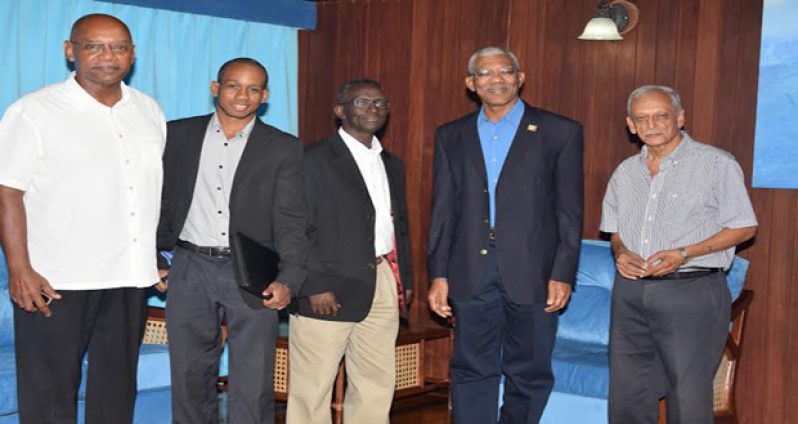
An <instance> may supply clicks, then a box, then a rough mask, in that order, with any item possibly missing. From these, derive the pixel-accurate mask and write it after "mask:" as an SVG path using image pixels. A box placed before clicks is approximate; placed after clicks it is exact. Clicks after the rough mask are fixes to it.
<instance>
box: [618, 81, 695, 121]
mask: <svg viewBox="0 0 798 424" xmlns="http://www.w3.org/2000/svg"><path fill="white" fill-rule="evenodd" d="M648 93H662V94H664V95H666V96H668V97H670V99H671V106H673V110H674V112H676V113H679V112H681V110H682V98H681V97H679V93H677V92H676V90H674V89H673V88H671V87H668V86H667V85H644V86H642V87H638V88H636V89H635V91H632V93H631V94H629V100H627V101H626V116H632V103H634V101H635V100H637V99H638V97H640V96H643V95H644V94H648Z"/></svg>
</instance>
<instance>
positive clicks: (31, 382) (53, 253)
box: [0, 14, 166, 424]
mask: <svg viewBox="0 0 798 424" xmlns="http://www.w3.org/2000/svg"><path fill="white" fill-rule="evenodd" d="M64 53H65V55H66V58H67V60H69V61H70V62H73V63H74V65H75V72H74V73H73V74H72V75H70V77H69V78H67V80H66V81H64V82H61V83H58V84H53V85H50V86H47V87H44V88H42V89H41V90H38V91H36V92H34V93H31V94H29V95H27V96H25V97H23V98H21V99H20V100H18V101H17V102H16V103H14V104H13V105H11V106H10V107H9V108H8V110H7V111H6V113H5V115H4V116H3V119H2V121H0V238H2V243H3V249H4V250H5V252H6V259H7V262H8V271H9V292H10V295H11V300H12V301H13V302H14V303H15V304H16V305H17V306H18V308H15V310H14V331H15V338H16V340H15V348H16V361H17V390H18V404H19V417H20V421H21V422H23V423H36V424H40V423H74V422H75V421H76V418H77V405H76V402H75V399H76V396H77V391H78V387H79V385H80V375H81V372H80V368H81V362H82V358H83V354H84V352H86V350H87V349H88V351H89V354H88V355H89V368H88V373H87V384H86V422H87V423H125V422H131V421H132V417H133V406H134V402H135V394H136V368H137V364H138V352H139V343H140V340H141V336H142V334H143V331H144V323H145V320H146V297H145V288H146V287H148V286H151V285H153V284H155V283H156V282H157V281H158V270H157V267H156V260H155V229H156V224H157V221H158V210H159V207H160V205H159V201H160V190H161V180H162V168H161V154H162V151H163V146H164V140H165V135H166V123H165V120H164V117H163V113H162V112H161V110H160V108H159V107H158V104H157V103H156V102H155V101H154V100H153V99H151V98H150V97H148V96H146V95H144V94H143V93H141V92H139V91H137V90H135V89H132V88H130V87H128V86H126V85H125V83H124V82H122V79H123V78H124V77H125V76H126V75H127V74H128V72H129V70H130V67H131V65H132V63H133V59H134V56H135V50H134V46H133V43H132V40H131V36H130V31H129V29H128V28H127V26H126V25H125V24H124V23H123V22H122V21H120V20H119V19H117V18H115V17H113V16H109V15H101V14H92V15H87V16H84V17H82V18H80V19H78V20H77V21H76V22H75V23H74V25H73V26H72V32H71V35H70V39H69V40H67V41H65V42H64ZM51 301H52V302H51Z"/></svg>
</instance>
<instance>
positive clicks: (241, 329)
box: [158, 58, 306, 423]
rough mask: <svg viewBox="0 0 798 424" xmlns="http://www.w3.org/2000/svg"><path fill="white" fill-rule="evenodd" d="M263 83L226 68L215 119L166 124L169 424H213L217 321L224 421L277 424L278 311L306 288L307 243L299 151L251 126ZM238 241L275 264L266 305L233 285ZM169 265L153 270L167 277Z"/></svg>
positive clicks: (215, 90)
mask: <svg viewBox="0 0 798 424" xmlns="http://www.w3.org/2000/svg"><path fill="white" fill-rule="evenodd" d="M267 82H268V74H267V73H266V69H265V68H264V67H263V65H261V64H260V63H258V62H257V61H255V60H253V59H249V58H238V59H233V60H231V61H228V62H227V63H225V64H224V65H222V67H221V68H220V69H219V75H218V81H214V82H213V83H212V84H211V93H212V94H213V96H214V97H215V98H216V111H215V113H213V114H211V115H206V116H198V117H193V118H187V119H180V120H176V121H171V122H169V123H168V127H167V141H166V150H165V152H164V186H163V196H162V210H161V218H160V222H159V224H158V250H161V251H164V250H166V251H168V250H172V249H174V257H173V259H172V264H171V269H170V272H169V278H168V288H169V296H168V300H167V306H166V322H167V326H168V328H169V358H170V361H171V368H172V415H173V421H174V422H175V423H199V422H203V423H209V422H217V420H218V417H219V413H218V401H217V395H216V384H215V383H216V379H217V376H218V374H219V356H220V353H221V349H222V346H221V341H220V326H221V322H222V320H223V319H226V320H227V329H228V337H227V342H228V346H229V352H230V356H229V357H230V367H229V392H228V393H229V398H228V412H229V420H230V422H237V423H272V422H273V421H274V396H273V389H272V385H273V381H272V380H273V362H274V349H275V343H276V337H277V320H278V317H277V311H278V310H280V309H283V308H284V307H286V306H287V305H288V304H289V302H290V300H291V295H292V293H297V292H298V291H299V289H300V287H301V284H302V282H303V281H304V279H305V274H306V270H305V261H306V241H305V240H306V239H305V205H304V201H303V194H302V177H301V168H302V162H301V154H302V145H301V144H300V143H299V141H298V140H297V139H296V138H295V137H292V136H291V135H289V134H286V133H283V132H282V131H280V130H278V129H276V128H274V127H271V126H269V125H266V124H264V123H262V122H261V121H260V120H259V119H257V117H256V116H255V114H256V111H257V109H258V107H259V106H260V104H261V103H264V102H265V101H266V99H267V97H268V94H269V92H268V90H267V89H266V85H267ZM240 235H245V236H247V237H248V238H250V239H252V240H255V241H256V242H258V243H260V244H262V245H264V246H266V247H268V248H270V249H272V250H274V251H276V252H277V253H278V254H279V256H280V269H279V274H278V275H277V278H276V281H274V282H272V283H271V284H270V285H269V286H268V287H267V288H266V289H265V290H264V291H263V293H262V298H261V297H258V296H256V295H254V294H251V293H249V292H246V291H243V290H241V289H240V288H239V285H238V283H237V281H236V273H235V272H234V268H233V266H234V265H233V264H234V263H236V262H235V260H234V259H235V256H236V255H237V254H239V252H237V251H236V250H235V246H236V245H237V244H236V243H234V242H233V243H231V240H232V241H235V240H234V238H235V237H239V236H240ZM231 246H233V248H232V250H231ZM167 267H168V265H167V264H166V263H165V261H161V262H160V265H159V268H161V269H162V274H166V272H167V270H166V268H167ZM158 287H159V289H162V290H165V289H166V283H165V282H164V283H161V284H160V285H159V286H158Z"/></svg>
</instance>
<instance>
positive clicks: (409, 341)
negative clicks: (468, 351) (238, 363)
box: [143, 307, 452, 424]
mask: <svg viewBox="0 0 798 424" xmlns="http://www.w3.org/2000/svg"><path fill="white" fill-rule="evenodd" d="M147 315H148V317H147V326H146V329H145V333H144V340H143V343H145V344H161V345H165V344H168V343H169V334H168V332H167V329H166V318H165V314H164V309H163V308H156V307H149V308H148V312H147ZM226 336H227V327H226V326H225V325H224V323H222V344H224V342H225V340H226V338H227V337H226ZM451 346H452V333H451V330H449V329H447V328H441V327H432V326H422V325H411V326H407V327H405V326H403V327H402V328H401V329H400V330H399V336H398V337H397V340H396V393H395V395H394V397H396V398H399V397H405V396H412V395H416V394H421V393H427V392H429V391H433V390H437V389H439V388H443V387H447V386H448V385H449V377H448V369H449V356H450V355H451ZM288 358H289V355H288V338H287V337H279V338H278V339H277V349H276V351H275V355H274V398H275V399H276V400H279V401H283V402H285V401H286V400H288V377H289V359H288ZM345 386H346V370H345V369H344V362H343V361H341V364H340V365H339V366H338V374H337V375H336V376H335V383H334V386H333V399H332V402H331V404H330V408H331V409H332V416H333V423H335V424H341V423H342V422H343V413H344V391H345ZM216 388H217V390H219V391H227V376H220V377H219V380H218V381H217V384H216Z"/></svg>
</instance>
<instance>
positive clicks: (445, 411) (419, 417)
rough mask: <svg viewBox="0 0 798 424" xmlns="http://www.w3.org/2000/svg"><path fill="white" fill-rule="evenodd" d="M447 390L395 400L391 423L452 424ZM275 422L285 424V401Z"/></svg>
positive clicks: (222, 407)
mask: <svg viewBox="0 0 798 424" xmlns="http://www.w3.org/2000/svg"><path fill="white" fill-rule="evenodd" d="M219 401H220V402H219V412H220V415H221V416H220V418H221V419H220V423H221V424H226V423H227V394H226V393H222V394H220V395H219ZM447 405H448V397H447V393H446V392H445V391H443V392H434V393H430V394H426V395H420V396H413V397H409V398H405V399H400V400H398V401H396V402H394V405H393V408H392V410H391V424H450V423H451V419H450V418H449V408H448V406H447ZM274 422H275V424H285V403H283V402H277V406H276V416H275V421H274Z"/></svg>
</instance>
